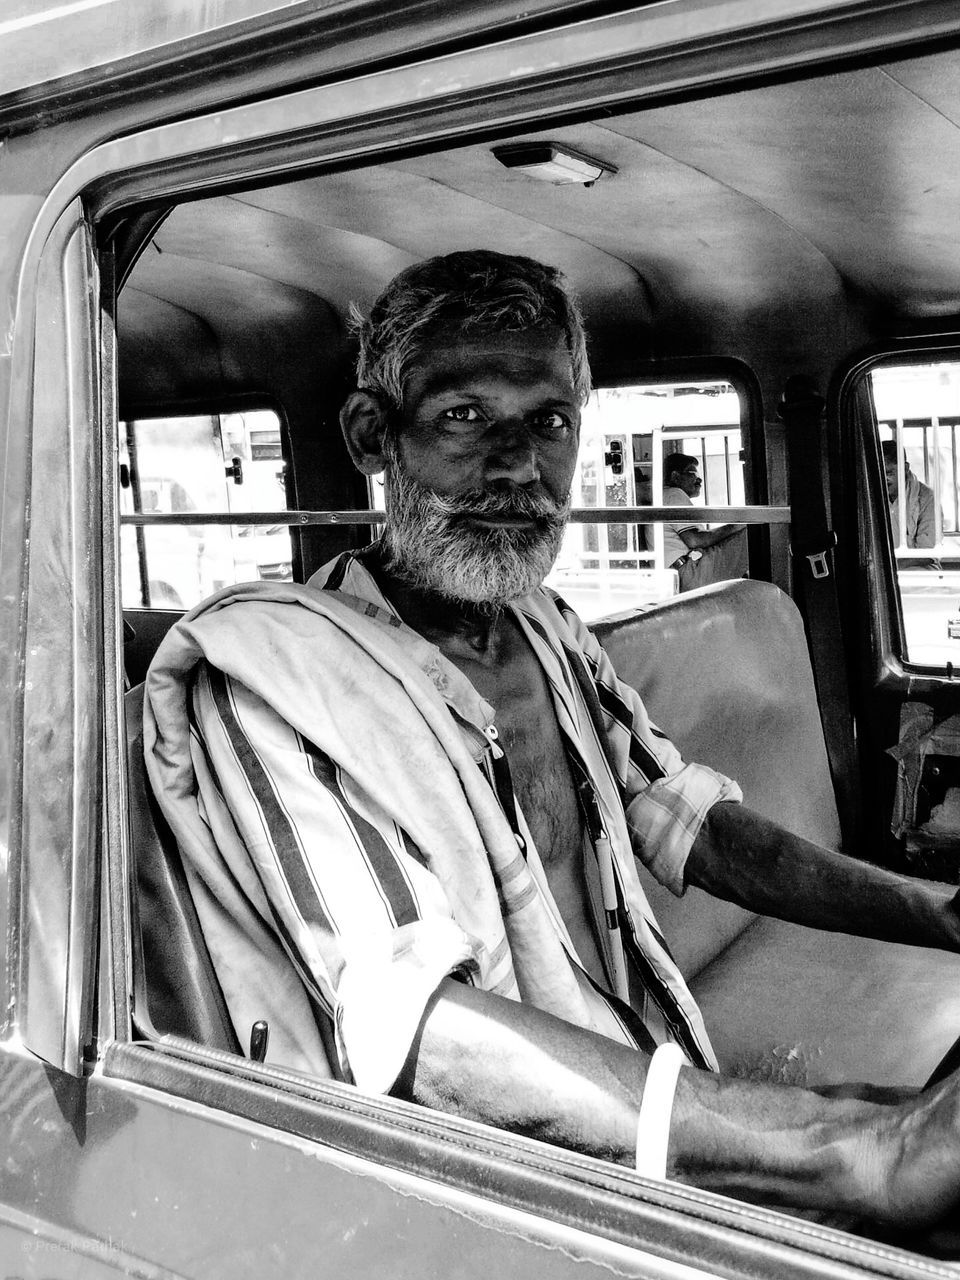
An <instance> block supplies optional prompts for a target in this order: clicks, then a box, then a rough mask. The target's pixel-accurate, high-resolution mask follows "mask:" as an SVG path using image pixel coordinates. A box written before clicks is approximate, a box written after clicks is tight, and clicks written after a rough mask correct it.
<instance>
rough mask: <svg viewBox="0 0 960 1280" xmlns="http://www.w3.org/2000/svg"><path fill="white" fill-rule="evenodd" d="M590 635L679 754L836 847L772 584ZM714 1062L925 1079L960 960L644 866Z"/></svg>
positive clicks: (810, 706)
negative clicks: (793, 916)
mask: <svg viewBox="0 0 960 1280" xmlns="http://www.w3.org/2000/svg"><path fill="white" fill-rule="evenodd" d="M594 629H595V631H596V633H597V635H598V636H599V638H600V639H601V641H602V643H603V645H604V647H605V648H606V649H607V651H608V653H609V654H610V656H611V658H612V660H613V663H614V666H615V667H616V668H617V671H618V674H619V675H620V678H621V679H622V680H624V681H625V682H626V683H628V684H631V685H633V686H634V687H635V688H637V689H639V690H640V692H641V693H642V695H643V699H644V702H645V703H646V705H647V708H648V710H649V712H650V715H651V716H652V717H653V719H654V721H655V722H656V723H657V724H658V725H659V726H660V727H661V728H662V729H663V730H664V732H666V733H667V734H668V736H669V737H670V738H671V739H672V740H673V741H674V742H675V743H676V744H677V746H678V747H679V748H680V750H681V751H682V752H683V754H684V756H685V758H687V759H689V760H698V761H701V762H702V763H704V764H708V765H712V766H713V767H714V768H716V769H718V770H720V771H721V772H722V773H726V774H728V775H729V776H730V777H733V778H736V779H737V781H738V782H739V783H740V785H741V787H742V789H743V794H744V801H745V803H746V804H749V805H750V806H751V807H752V808H753V809H755V810H757V812H759V813H761V814H763V815H765V816H766V817H768V818H771V819H774V820H775V821H777V822H779V823H781V824H782V825H783V826H785V827H787V828H788V829H790V830H792V831H794V832H796V833H797V834H798V835H802V836H804V837H806V838H807V839H809V840H814V841H817V842H818V843H820V844H823V845H827V846H828V847H830V848H833V849H836V848H838V847H839V843H838V842H839V839H840V824H839V821H838V818H837V808H836V802H835V799H834V793H833V787H832V783H831V778H830V771H829V767H828V763H827V755H826V749H825V747H824V743H823V731H822V727H821V724H820V717H819V711H818V706H817V698H816V691H815V688H814V684H813V675H812V672H811V669H810V660H809V656H808V651H807V645H806V638H805V635H804V630H803V622H802V619H801V617H800V614H799V612H798V610H797V608H796V606H795V605H794V604H793V602H792V600H790V598H789V597H788V596H786V595H784V594H783V593H782V592H781V591H779V590H778V588H776V587H774V586H771V585H770V584H769V583H764V582H753V581H737V582H729V583H723V584H718V585H716V586H712V587H705V588H702V589H701V590H699V591H693V592H689V593H687V594H685V595H682V596H678V597H677V598H676V599H675V600H672V601H669V602H668V603H666V604H664V605H658V606H656V607H654V608H651V609H649V610H647V611H644V612H635V613H631V614H628V615H622V616H620V617H618V618H616V619H611V620H609V621H606V622H604V623H601V624H598V625H597V626H596V627H595V628H594ZM642 874H643V876H644V887H645V889H647V890H648V892H649V896H650V899H651V902H652V903H653V906H654V910H655V911H656V913H657V916H658V918H659V921H660V924H661V927H662V928H663V931H664V933H665V935H666V937H667V939H668V940H669V942H670V945H671V948H672V949H673V951H674V953H675V954H676V956H677V959H678V961H679V963H680V966H681V968H682V969H683V971H684V973H685V974H686V976H687V978H688V980H689V981H690V986H691V990H692V991H693V994H694V995H695V997H696V998H697V1000H698V1002H699V1004H700V1007H701V1009H702V1011H703V1015H704V1019H705V1021H706V1025H707V1028H708V1029H709V1031H710V1035H711V1038H712V1040H713V1043H714V1047H715V1048H716V1050H717V1055H718V1057H719V1059H720V1062H721V1065H722V1066H723V1067H724V1069H725V1070H727V1071H732V1072H733V1073H735V1074H743V1075H752V1076H754V1077H758V1078H766V1079H778V1080H786V1081H788V1082H795V1083H803V1082H806V1083H808V1084H810V1085H816V1084H823V1083H828V1082H832V1081H837V1082H842V1081H851V1080H866V1081H870V1082H872V1083H875V1084H885V1085H886V1084H889V1085H896V1084H904V1085H910V1084H915V1085H919V1084H922V1083H924V1082H925V1081H926V1079H927V1078H928V1076H929V1075H930V1074H931V1072H932V1071H933V1070H934V1068H935V1067H936V1065H937V1064H938V1062H939V1061H940V1059H941V1058H942V1057H943V1056H944V1054H945V1053H946V1052H947V1050H948V1049H949V1048H950V1046H951V1045H952V1044H953V1042H954V1041H955V1040H956V1039H957V1037H958V1036H960V957H958V956H952V955H946V954H943V953H941V952H939V951H933V950H927V949H925V948H920V947H906V946H898V945H896V946H895V945H892V944H889V943H883V942H873V941H870V940H867V939H861V938H852V937H849V936H847V935H846V934H838V933H824V932H821V931H820V930H816V929H806V928H802V927H801V926H798V925H791V924H786V923H784V922H783V921H780V920H773V919H770V918H767V917H760V916H755V915H751V914H750V913H749V912H745V911H742V910H741V909H740V908H738V907H734V906H732V905H730V904H728V903H722V902H719V901H718V900H716V899H713V898H710V897H709V896H708V895H707V894H705V893H703V892H702V891H700V890H698V889H689V890H688V891H687V893H686V894H685V895H684V897H683V898H675V897H674V896H673V895H672V894H670V893H669V892H668V891H666V890H665V889H663V888H662V886H660V885H658V884H655V883H654V882H653V881H652V880H651V878H650V877H649V876H648V875H647V874H646V872H642Z"/></svg>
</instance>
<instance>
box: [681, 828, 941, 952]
mask: <svg viewBox="0 0 960 1280" xmlns="http://www.w3.org/2000/svg"><path fill="white" fill-rule="evenodd" d="M686 882H687V884H692V885H696V886H698V887H699V888H701V889H705V890H706V891H707V892H708V893H712V894H713V895H714V896H715V897H718V898H726V899H727V900H728V901H731V902H736V903H739V904H740V906H743V907H747V908H748V909H750V910H751V911H758V912H760V913H762V914H764V915H770V916H776V917H777V918H778V919H781V920H790V921H793V922H794V923H796V924H805V925H809V926H811V927H812V928H816V929H829V930H834V931H838V932H843V933H853V934H858V935H860V936H861V937H868V938H880V939H883V940H884V941H888V942H905V943H910V944H913V945H915V946H927V947H941V948H943V949H944V950H948V951H958V950H960V914H958V911H957V907H956V905H955V893H956V891H955V890H954V889H952V888H951V887H948V886H944V885H936V884H931V883H930V882H929V881H925V880H914V879H912V878H911V877H909V876H900V875H897V874H895V873H894V872H892V871H886V870H884V869H883V868H881V867H875V866H872V865H871V864H870V863H867V862H860V861H859V860H858V859H856V858H850V857H847V856H846V855H844V854H840V853H834V852H833V851H832V850H830V849H824V848H822V847H821V846H820V845H816V844H813V843H812V842H811V841H809V840H803V839H801V838H800V837H799V836H795V835H792V834H791V833H790V832H788V831H785V830H784V829H783V828H782V827H780V826H778V825H777V824H776V823H774V822H770V821H768V820H767V819H766V818H762V817H760V815H759V814H756V813H754V812H753V811H752V810H750V809H748V808H746V807H745V806H743V805H736V804H729V803H721V804H717V805H714V807H713V809H711V811H710V813H709V814H708V815H707V819H706V821H705V822H704V824H703V827H702V828H701V830H700V834H699V835H698V837H697V839H696V841H695V842H694V846H693V849H692V850H691V852H690V857H689V859H688V861H687V867H686Z"/></svg>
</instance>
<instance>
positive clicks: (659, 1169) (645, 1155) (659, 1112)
mask: <svg viewBox="0 0 960 1280" xmlns="http://www.w3.org/2000/svg"><path fill="white" fill-rule="evenodd" d="M688 1065H689V1064H688V1062H687V1058H686V1055H685V1054H684V1052H683V1050H682V1049H681V1048H680V1046H679V1045H678V1044H662V1045H660V1047H659V1049H657V1050H656V1051H655V1052H654V1055H653V1057H652V1058H651V1059H650V1066H649V1067H648V1068H647V1082H646V1084H645V1085H644V1087H643V1098H642V1099H641V1101H640V1115H639V1116H638V1117H637V1173H640V1174H642V1175H643V1176H644V1177H645V1178H657V1179H659V1181H661V1182H663V1181H665V1180H666V1176H667V1148H668V1146H669V1145H670V1118H671V1116H672V1115H673V1096H674V1094H675V1093H676V1091H677V1077H678V1076H679V1074H680V1068H681V1067H685V1066H688Z"/></svg>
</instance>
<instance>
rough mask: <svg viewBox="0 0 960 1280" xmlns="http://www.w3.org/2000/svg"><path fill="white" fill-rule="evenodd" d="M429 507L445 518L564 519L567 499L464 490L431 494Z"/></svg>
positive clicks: (506, 491)
mask: <svg viewBox="0 0 960 1280" xmlns="http://www.w3.org/2000/svg"><path fill="white" fill-rule="evenodd" d="M431 499H432V505H433V506H434V508H435V510H436V511H437V512H438V514H443V515H445V516H516V517H517V518H519V519H525V520H557V519H563V518H565V517H566V515H567V513H568V512H569V510H570V499H569V498H567V499H566V500H565V501H563V502H557V501H556V499H555V498H552V497H551V496H550V495H549V494H548V493H544V492H540V493H532V492H530V491H529V490H527V489H517V488H511V489H482V488H477V489H467V490H465V491H464V492H463V493H458V494H455V495H454V494H441V493H437V492H436V491H435V490H434V491H433V493H432V494H431Z"/></svg>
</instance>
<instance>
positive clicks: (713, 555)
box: [663, 453, 749, 591]
mask: <svg viewBox="0 0 960 1280" xmlns="http://www.w3.org/2000/svg"><path fill="white" fill-rule="evenodd" d="M702 488H703V480H702V478H701V476H700V463H699V462H698V461H697V459H696V458H694V457H693V456H692V455H691V454H689V453H670V454H668V455H667V456H666V457H665V458H664V460H663V505H664V506H665V507H692V506H693V499H694V498H698V497H699V496H700V491H701V489H702ZM663 563H664V565H665V566H666V568H668V569H676V570H677V573H678V574H679V577H680V590H681V591H692V590H693V589H694V587H705V586H707V585H708V583H711V582H725V581H727V579H729V578H743V577H745V576H746V573H747V570H748V568H749V564H748V561H747V532H746V525H743V524H719V525H716V526H715V527H714V528H712V529H711V528H710V526H709V525H708V524H694V523H692V522H689V521H674V522H671V523H668V524H665V525H664V526H663Z"/></svg>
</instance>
